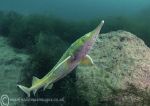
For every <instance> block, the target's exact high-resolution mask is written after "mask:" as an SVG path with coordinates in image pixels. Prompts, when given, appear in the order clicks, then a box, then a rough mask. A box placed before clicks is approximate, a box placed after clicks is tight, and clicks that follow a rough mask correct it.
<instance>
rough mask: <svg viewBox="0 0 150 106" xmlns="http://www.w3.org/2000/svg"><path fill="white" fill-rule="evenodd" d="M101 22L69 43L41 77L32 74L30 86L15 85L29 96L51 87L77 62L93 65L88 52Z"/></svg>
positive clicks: (97, 35) (77, 63)
mask: <svg viewBox="0 0 150 106" xmlns="http://www.w3.org/2000/svg"><path fill="white" fill-rule="evenodd" d="M103 24H104V20H102V21H101V23H100V24H99V25H98V26H97V27H96V28H95V29H94V30H92V31H91V32H88V33H86V34H85V35H84V36H82V37H80V38H79V39H77V40H76V41H75V42H74V43H73V44H71V46H70V47H69V48H68V49H67V50H66V51H65V53H64V54H63V55H62V57H61V58H60V60H59V61H58V62H57V63H56V65H55V66H54V67H53V68H52V69H51V70H50V71H49V72H48V73H47V74H46V75H45V76H44V77H43V78H41V79H40V78H37V77H35V76H33V79H32V86H31V87H29V88H28V87H25V86H22V85H19V84H18V85H17V86H18V87H19V88H20V89H21V90H22V91H23V92H25V93H26V94H27V96H28V97H30V93H31V92H33V94H34V95H35V94H36V92H37V90H39V89H40V88H43V90H45V89H51V88H52V87H53V84H54V83H55V82H57V81H58V80H60V79H62V78H64V77H65V76H67V75H68V74H69V73H70V72H72V71H73V69H74V68H76V67H77V66H78V65H79V64H83V65H94V62H93V60H92V58H91V57H90V56H89V55H88V52H89V51H90V50H91V49H92V47H93V45H94V43H95V42H96V41H97V39H98V37H99V33H100V31H101V28H102V26H103Z"/></svg>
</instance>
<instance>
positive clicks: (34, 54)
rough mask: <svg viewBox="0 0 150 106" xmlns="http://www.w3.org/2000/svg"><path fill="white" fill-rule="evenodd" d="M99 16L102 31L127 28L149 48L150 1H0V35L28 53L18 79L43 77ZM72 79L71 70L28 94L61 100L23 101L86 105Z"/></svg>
mask: <svg viewBox="0 0 150 106" xmlns="http://www.w3.org/2000/svg"><path fill="white" fill-rule="evenodd" d="M102 19H103V20H105V25H104V27H103V29H102V33H107V32H110V31H116V30H126V31H129V32H131V33H133V34H135V35H137V36H138V37H140V38H141V39H143V40H144V42H145V43H146V45H148V46H149V47H150V21H149V19H150V1H149V0H0V35H1V36H4V37H6V38H8V42H9V45H10V46H11V47H13V48H15V49H16V50H17V51H19V52H23V53H26V54H28V55H30V56H31V59H30V64H29V65H27V66H25V68H24V70H23V76H22V77H24V78H23V79H22V80H21V81H18V83H21V84H23V85H29V86H30V85H31V81H32V76H33V75H35V76H37V77H39V78H41V77H43V76H44V75H45V74H46V73H47V72H49V71H50V69H51V68H52V67H53V66H54V65H55V64H56V62H57V61H58V60H59V58H60V57H61V55H62V54H63V53H64V52H65V50H66V49H67V48H68V47H69V46H70V44H71V43H72V42H74V41H75V40H76V39H78V38H79V37H80V36H82V35H83V34H85V33H87V32H89V31H91V30H92V29H93V28H95V26H97V25H98V24H99V22H100V21H101V20H102ZM40 34H42V37H40ZM75 82H76V75H75V71H74V72H72V73H71V74H69V75H68V76H67V77H65V78H64V79H62V80H60V81H58V82H57V83H56V84H55V85H54V87H53V89H52V90H46V91H44V92H43V91H42V90H40V91H39V92H38V93H37V94H36V96H33V95H32V96H31V97H32V98H65V102H64V101H63V102H50V103H45V102H28V103H26V106H41V105H42V106H48V105H49V106H77V105H78V106H80V105H81V106H88V101H86V100H84V99H83V98H82V97H78V95H77V89H76V86H75ZM0 93H1V92H0ZM0 95H1V94H0ZM23 97H26V95H23ZM109 104H113V103H109Z"/></svg>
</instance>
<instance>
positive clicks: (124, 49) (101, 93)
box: [76, 30, 150, 106]
mask: <svg viewBox="0 0 150 106" xmlns="http://www.w3.org/2000/svg"><path fill="white" fill-rule="evenodd" d="M89 55H90V56H91V57H92V58H93V61H94V63H95V65H94V66H92V67H91V66H81V65H80V66H79V67H78V68H77V71H76V77H77V81H76V87H77V91H78V95H79V96H81V97H82V98H83V99H84V100H86V101H87V102H88V104H89V105H90V106H97V105H100V106H101V105H105V106H106V105H108V106H110V105H111V106H112V105H117V106H118V105H119V106H133V105H134V106H135V105H136V106H150V48H148V47H147V46H146V45H145V43H144V42H143V41H142V40H141V39H140V38H138V37H136V36H135V35H133V34H131V33H130V32H126V31H121V30H120V31H116V32H110V33H106V34H101V36H100V40H99V41H97V42H96V44H95V45H94V47H93V49H92V50H91V51H90V53H89Z"/></svg>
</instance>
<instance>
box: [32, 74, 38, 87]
mask: <svg viewBox="0 0 150 106" xmlns="http://www.w3.org/2000/svg"><path fill="white" fill-rule="evenodd" d="M39 80H40V79H39V78H37V77H35V76H33V79H32V85H34V84H35V83H37V82H38V81H39Z"/></svg>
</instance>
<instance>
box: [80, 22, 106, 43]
mask: <svg viewBox="0 0 150 106" xmlns="http://www.w3.org/2000/svg"><path fill="white" fill-rule="evenodd" d="M103 25H104V20H102V21H101V23H100V24H99V25H98V26H97V27H96V28H95V29H94V30H93V31H91V32H89V33H87V34H85V35H84V36H83V37H82V38H81V39H82V41H83V42H84V44H86V43H87V42H90V41H91V43H92V42H93V43H94V42H95V41H96V39H98V36H99V33H100V31H101V28H102V27H103Z"/></svg>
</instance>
